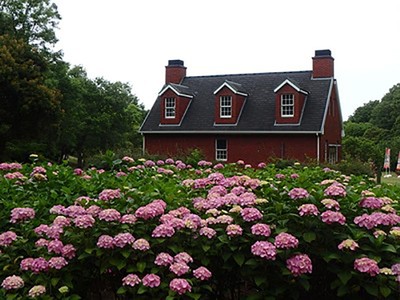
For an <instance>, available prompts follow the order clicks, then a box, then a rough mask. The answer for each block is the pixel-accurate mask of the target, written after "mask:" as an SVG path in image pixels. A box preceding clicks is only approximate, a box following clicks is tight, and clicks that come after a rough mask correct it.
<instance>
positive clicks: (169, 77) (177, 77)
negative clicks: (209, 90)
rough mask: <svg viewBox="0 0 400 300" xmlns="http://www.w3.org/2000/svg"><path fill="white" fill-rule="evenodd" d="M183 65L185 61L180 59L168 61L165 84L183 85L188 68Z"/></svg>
mask: <svg viewBox="0 0 400 300" xmlns="http://www.w3.org/2000/svg"><path fill="white" fill-rule="evenodd" d="M183 64H184V63H183V60H179V59H174V60H169V61H168V66H166V67H165V83H176V84H180V83H181V81H182V79H183V78H185V76H186V67H185V66H184V65H183Z"/></svg>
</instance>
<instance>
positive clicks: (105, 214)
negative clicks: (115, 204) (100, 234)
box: [98, 208, 121, 222]
mask: <svg viewBox="0 0 400 300" xmlns="http://www.w3.org/2000/svg"><path fill="white" fill-rule="evenodd" d="M98 217H99V219H100V220H103V221H107V222H113V221H119V220H120V219H121V214H120V212H119V211H118V210H116V209H114V208H107V209H104V210H102V211H101V212H100V213H99V215H98Z"/></svg>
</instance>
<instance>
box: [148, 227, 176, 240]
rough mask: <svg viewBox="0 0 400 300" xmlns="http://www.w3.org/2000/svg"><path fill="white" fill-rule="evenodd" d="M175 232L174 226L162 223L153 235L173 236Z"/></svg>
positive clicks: (156, 236)
mask: <svg viewBox="0 0 400 300" xmlns="http://www.w3.org/2000/svg"><path fill="white" fill-rule="evenodd" d="M174 234H175V229H174V227H172V226H169V225H166V224H160V225H158V226H157V227H156V228H154V230H153V232H152V234H151V236H152V237H155V238H158V237H171V236H173V235H174Z"/></svg>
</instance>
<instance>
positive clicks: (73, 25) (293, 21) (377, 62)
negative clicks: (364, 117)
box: [54, 0, 400, 120]
mask: <svg viewBox="0 0 400 300" xmlns="http://www.w3.org/2000/svg"><path fill="white" fill-rule="evenodd" d="M54 2H55V3H56V4H57V6H58V11H59V13H60V14H61V16H62V20H61V22H60V24H59V30H58V34H57V36H58V38H59V42H58V44H57V48H58V49H62V50H63V52H64V60H65V61H67V62H69V63H70V64H71V65H81V66H83V67H84V68H85V69H86V71H87V72H88V75H89V77H90V78H95V77H103V78H105V79H107V80H109V81H113V82H114V81H122V82H128V83H130V84H131V86H132V92H133V93H134V94H135V95H136V96H137V97H138V98H139V100H140V102H142V103H143V104H144V105H145V107H146V108H151V106H152V104H153V102H154V101H155V99H156V98H157V94H158V92H159V91H160V90H161V88H162V86H163V84H164V80H165V66H166V65H167V63H168V60H170V59H181V60H183V61H184V62H185V66H186V67H187V75H188V76H197V75H221V74H237V73H258V72H278V71H303V70H311V68H312V57H313V56H314V52H315V50H319V49H330V50H331V51H332V56H333V57H334V58H335V77H336V79H337V81H338V87H339V97H340V102H341V107H342V114H343V119H344V120H346V119H347V118H348V116H349V115H351V114H352V113H354V110H355V109H356V108H357V107H360V106H362V105H363V104H364V103H366V102H368V101H370V100H380V99H381V98H382V97H383V96H384V95H385V94H386V93H387V92H389V89H390V88H391V87H392V86H394V85H395V84H397V83H400V38H399V37H400V17H399V12H400V1H399V0H383V1H376V0H374V1H371V0H336V1H325V0H259V1H257V0H247V1H244V0H242V1H237V0H201V1H190V0H113V1H109V0H55V1H54Z"/></svg>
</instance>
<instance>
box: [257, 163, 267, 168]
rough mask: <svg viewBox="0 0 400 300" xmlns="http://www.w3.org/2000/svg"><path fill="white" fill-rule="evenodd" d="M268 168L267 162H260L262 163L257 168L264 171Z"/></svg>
mask: <svg viewBox="0 0 400 300" xmlns="http://www.w3.org/2000/svg"><path fill="white" fill-rule="evenodd" d="M266 166H267V164H266V163H265V162H260V163H259V164H258V165H257V168H259V169H264V168H265V167H266Z"/></svg>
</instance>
